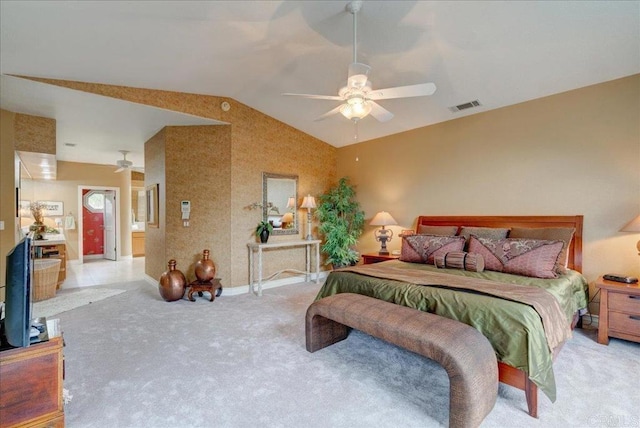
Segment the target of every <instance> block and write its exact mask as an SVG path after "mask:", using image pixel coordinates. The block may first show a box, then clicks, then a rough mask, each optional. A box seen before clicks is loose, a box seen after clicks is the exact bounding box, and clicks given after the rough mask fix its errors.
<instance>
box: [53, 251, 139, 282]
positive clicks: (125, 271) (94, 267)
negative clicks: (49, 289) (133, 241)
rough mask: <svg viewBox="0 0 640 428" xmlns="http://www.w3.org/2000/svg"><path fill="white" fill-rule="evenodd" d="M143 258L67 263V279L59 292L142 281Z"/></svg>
mask: <svg viewBox="0 0 640 428" xmlns="http://www.w3.org/2000/svg"><path fill="white" fill-rule="evenodd" d="M144 260H145V258H144V257H133V258H125V259H121V260H118V261H111V260H105V259H95V260H87V261H85V262H84V263H78V261H77V260H74V261H70V262H69V263H67V279H66V280H65V281H64V282H63V283H62V286H61V287H60V289H61V290H68V289H71V288H78V287H91V286H94V285H103V284H113V283H116V282H127V281H136V280H144Z"/></svg>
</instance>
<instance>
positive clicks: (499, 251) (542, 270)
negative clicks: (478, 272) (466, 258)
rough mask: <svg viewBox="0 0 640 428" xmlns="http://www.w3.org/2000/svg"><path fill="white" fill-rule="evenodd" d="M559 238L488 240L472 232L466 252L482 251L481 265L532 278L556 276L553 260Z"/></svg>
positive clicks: (557, 249) (558, 244)
mask: <svg viewBox="0 0 640 428" xmlns="http://www.w3.org/2000/svg"><path fill="white" fill-rule="evenodd" d="M562 246H563V243H562V241H546V240H541V239H513V238H505V239H491V238H478V237H476V236H475V235H471V238H470V239H469V252H472V253H478V254H481V255H482V257H483V258H484V268H485V269H487V270H494V271H497V272H505V273H513V274H515V275H524V276H532V277H535V278H557V275H556V272H555V266H556V261H557V260H558V256H559V255H560V252H561V251H562Z"/></svg>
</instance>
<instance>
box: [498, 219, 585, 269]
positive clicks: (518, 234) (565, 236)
mask: <svg viewBox="0 0 640 428" xmlns="http://www.w3.org/2000/svg"><path fill="white" fill-rule="evenodd" d="M575 232H576V229H575V228H573V227H536V228H527V227H514V228H512V229H511V232H510V233H509V238H528V239H545V240H547V241H562V242H563V243H564V245H563V246H562V251H561V252H560V256H559V257H558V262H557V263H556V271H557V272H559V273H564V272H565V271H566V269H567V263H568V262H569V245H570V244H571V240H572V239H573V234H574V233H575Z"/></svg>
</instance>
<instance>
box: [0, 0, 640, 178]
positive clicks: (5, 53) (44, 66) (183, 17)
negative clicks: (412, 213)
mask: <svg viewBox="0 0 640 428" xmlns="http://www.w3.org/2000/svg"><path fill="white" fill-rule="evenodd" d="M346 4H347V2H346V1H255V2H254V1H143V2H135V1H112V2H93V1H80V2H77V1H47V2H44V1H32V2H31V1H29V2H27V1H22V2H18V1H6V0H3V1H1V2H0V19H1V21H0V72H1V73H2V74H3V76H2V80H1V88H0V90H1V92H0V106H1V107H2V108H5V109H8V110H11V111H16V112H22V113H27V114H34V115H40V116H45V117H50V118H54V119H56V120H57V134H58V135H57V137H58V147H57V150H58V152H57V157H58V159H59V160H70V161H80V162H92V163H104V164H115V162H116V160H117V159H119V158H120V157H121V155H120V153H118V150H120V149H128V150H131V151H132V153H131V155H130V156H129V159H130V160H133V161H134V164H135V165H136V166H142V162H143V157H142V153H143V144H144V141H146V139H148V138H149V137H150V136H151V135H153V134H154V133H155V132H157V131H158V130H159V129H160V128H161V127H162V126H164V125H188V124H201V123H214V121H211V120H206V119H202V118H197V117H193V116H188V115H183V114H179V113H176V112H168V111H164V110H158V109H154V108H150V107H146V106H139V105H136V104H133V103H128V102H123V101H118V100H113V99H110V98H105V97H101V96H97V95H89V94H85V93H81V92H77V91H72V90H69V89H62V88H57V87H52V86H50V85H45V84H41V83H36V82H32V81H28V80H24V79H19V78H15V77H10V76H6V75H8V74H13V75H26V76H36V77H47V78H54V79H66V80H79V81H85V82H98V83H106V84H115V85H124V86H133V87H142V88H154V89H164V90H173V91H180V92H190V93H199V94H208V95H217V96H224V97H230V98H234V99H236V100H238V101H240V102H242V103H244V104H246V105H249V106H251V107H253V108H255V109H257V110H259V111H261V112H263V113H265V114H267V115H269V116H272V117H274V118H276V119H278V120H281V121H282V122H285V123H287V124H289V125H291V126H293V127H295V128H297V129H300V130H301V131H304V132H306V133H308V134H311V135H313V136H315V137H317V138H319V139H321V140H323V141H326V142H327V143H329V144H332V145H334V146H336V147H340V146H344V145H347V144H351V143H353V142H355V140H354V138H353V137H354V128H353V125H352V123H350V122H349V121H348V120H347V119H345V118H344V117H342V116H341V115H335V116H332V117H330V118H328V119H326V120H324V121H320V122H316V121H314V119H315V118H317V117H318V116H320V115H321V114H323V113H325V112H326V111H328V110H330V109H332V108H334V107H335V106H337V105H338V104H339V103H338V102H336V101H326V100H310V99H304V98H296V97H283V96H282V95H281V94H282V93H284V92H296V93H311V94H324V95H336V94H337V90H338V88H339V87H340V86H341V85H342V83H343V82H344V81H345V80H346V77H347V69H348V66H349V63H350V62H351V61H352V44H353V28H352V15H351V14H350V13H348V12H347V11H346V10H345V5H346ZM358 60H359V61H360V62H364V63H366V64H369V65H370V66H371V67H372V72H371V75H370V78H371V81H372V83H373V87H374V89H377V88H387V87H394V86H402V85H412V84H417V83H423V82H434V83H435V84H436V86H437V88H438V89H437V91H436V93H435V94H434V95H433V96H430V97H419V98H406V99H397V100H384V101H379V104H380V105H382V106H383V107H385V108H386V109H388V110H390V111H391V112H392V113H394V114H395V118H393V119H392V120H391V121H389V122H386V123H378V122H377V121H376V120H375V119H373V118H372V117H367V118H365V119H363V120H362V121H361V122H360V124H359V131H358V134H359V141H365V140H368V139H372V138H377V137H381V136H385V135H389V134H394V133H397V132H401V131H406V130H409V129H414V128H419V127H422V126H427V125H430V124H434V123H438V122H442V121H446V120H450V119H454V118H457V117H461V116H463V115H468V114H474V113H477V112H482V111H486V110H490V109H495V108H499V107H503V106H507V105H512V104H516V103H520V102H524V101H527V100H531V99H535V98H539V97H543V96H547V95H551V94H554V93H558V92H563V91H567V90H571V89H575V88H579V87H583V86H587V85H591V84H596V83H600V82H604V81H608V80H612V79H616V78H620V77H624V76H628V75H632V74H636V73H640V1H620V2H615V1H569V2H565V1H530V2H527V1H513V2H502V1H497V2H484V1H475V2H454V1H449V2H444V1H442V2H431V1H365V2H364V4H363V7H362V10H361V12H360V14H359V18H358ZM476 99H477V100H479V101H480V102H481V103H482V106H481V107H479V108H476V109H472V110H469V111H465V112H459V113H452V112H451V111H450V110H449V107H450V106H454V105H457V104H461V103H464V102H467V101H471V100H476ZM65 143H72V144H76V147H74V148H71V147H67V146H65Z"/></svg>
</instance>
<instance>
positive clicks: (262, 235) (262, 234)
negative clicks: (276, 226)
mask: <svg viewBox="0 0 640 428" xmlns="http://www.w3.org/2000/svg"><path fill="white" fill-rule="evenodd" d="M268 240H269V231H268V230H267V229H264V230H263V231H262V232H260V242H262V243H263V244H266V243H267V241H268Z"/></svg>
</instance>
